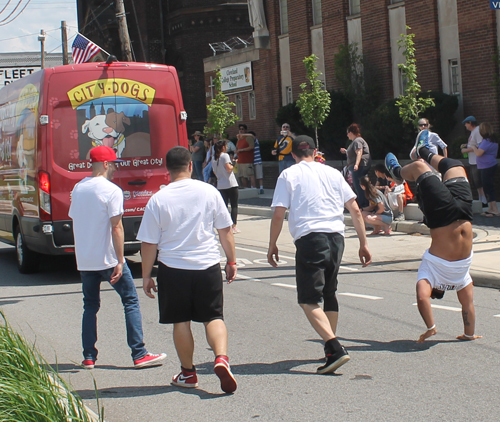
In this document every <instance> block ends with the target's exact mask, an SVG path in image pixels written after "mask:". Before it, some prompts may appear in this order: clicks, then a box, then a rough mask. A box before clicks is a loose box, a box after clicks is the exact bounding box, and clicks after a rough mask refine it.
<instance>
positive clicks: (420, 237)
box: [238, 189, 500, 288]
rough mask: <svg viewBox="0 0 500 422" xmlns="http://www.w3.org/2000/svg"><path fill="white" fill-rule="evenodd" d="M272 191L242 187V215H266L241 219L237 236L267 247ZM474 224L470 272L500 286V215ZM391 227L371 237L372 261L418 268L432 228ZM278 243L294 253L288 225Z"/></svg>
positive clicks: (347, 217)
mask: <svg viewBox="0 0 500 422" xmlns="http://www.w3.org/2000/svg"><path fill="white" fill-rule="evenodd" d="M273 193H274V191H273V190H272V189H266V190H265V193H264V194H263V195H259V194H258V191H256V190H253V191H252V190H251V189H241V190H240V199H239V205H238V211H239V214H240V215H241V216H243V215H247V216H254V217H263V219H257V220H256V219H252V218H241V219H239V220H240V221H239V223H238V227H239V228H240V229H241V231H242V233H240V234H238V239H239V238H242V239H245V240H246V241H248V242H253V244H255V246H261V247H264V248H267V245H268V241H269V237H268V236H269V224H270V221H269V219H270V218H271V217H272V211H271V208H270V206H271V201H272V197H273ZM345 223H346V225H347V226H352V222H351V217H350V215H349V214H346V215H345ZM247 227H248V231H247V230H246V228H247ZM472 227H473V231H474V259H473V262H472V266H471V270H470V274H471V276H472V279H473V280H474V284H475V285H476V286H482V287H493V288H500V269H499V267H498V266H497V264H496V259H498V257H500V254H499V252H500V218H489V217H483V216H480V215H479V214H475V215H474V221H473V222H472ZM392 229H393V234H392V235H391V236H373V237H369V246H370V250H371V251H372V254H374V262H373V264H372V265H376V266H378V265H384V266H386V265H389V266H390V267H391V268H394V269H398V270H412V269H417V268H418V264H419V262H420V259H421V257H422V254H423V252H424V251H425V249H427V248H428V247H429V245H430V237H429V236H428V235H429V228H428V227H427V226H425V225H424V224H419V223H418V221H414V220H406V221H399V222H394V223H392ZM285 232H286V233H285ZM262 233H265V236H264V238H262ZM284 235H285V236H284ZM401 242H404V244H401ZM348 243H351V239H349V238H347V237H346V255H345V259H348V260H350V261H352V262H354V263H356V262H359V261H358V259H357V253H356V254H354V255H353V254H351V253H349V254H347V251H348V248H347V245H348ZM278 246H279V247H280V250H282V251H283V252H286V253H288V254H290V253H292V254H293V253H295V247H294V246H293V242H292V239H291V237H290V235H289V233H288V227H286V228H285V227H284V229H283V232H282V235H281V237H280V244H279V245H278ZM353 248H354V251H355V252H357V249H356V247H355V246H353ZM351 249H352V248H351ZM351 252H352V251H351ZM351 255H352V256H351Z"/></svg>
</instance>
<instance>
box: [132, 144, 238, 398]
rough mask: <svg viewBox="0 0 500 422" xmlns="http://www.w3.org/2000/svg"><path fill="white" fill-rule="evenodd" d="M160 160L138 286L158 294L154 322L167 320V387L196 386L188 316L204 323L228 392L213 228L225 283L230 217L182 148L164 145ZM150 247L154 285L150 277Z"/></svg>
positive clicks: (230, 273)
mask: <svg viewBox="0 0 500 422" xmlns="http://www.w3.org/2000/svg"><path fill="white" fill-rule="evenodd" d="M166 163H167V170H168V171H169V172H170V177H171V180H172V182H171V183H170V184H169V185H168V186H166V187H164V188H163V189H161V190H160V191H159V192H157V193H156V194H154V195H153V196H152V197H151V198H150V200H149V201H148V204H147V206H146V209H145V211H144V217H143V219H142V223H141V227H140V228H139V233H138V234H137V239H139V240H141V241H142V248H141V253H142V277H143V290H144V292H145V293H146V295H147V296H148V297H150V298H153V299H154V297H155V296H154V294H153V293H152V292H151V290H153V291H154V292H158V304H159V310H160V323H161V324H173V325H174V329H173V335H174V344H175V348H176V350H177V354H178V356H179V360H180V362H181V371H180V372H179V373H178V374H177V375H174V376H173V378H172V384H173V385H176V386H178V387H186V388H195V387H198V376H197V373H196V367H195V366H194V364H193V353H194V339H193V334H192V332H191V321H196V322H201V323H203V325H204V326H205V333H206V338H207V341H208V344H209V345H210V348H211V349H212V351H213V353H214V355H215V363H214V372H215V374H216V375H217V376H218V377H219V378H220V383H221V388H222V390H223V391H224V392H226V393H232V392H234V391H235V390H236V380H235V379H234V376H233V374H232V373H231V368H230V366H229V359H228V357H227V328H226V325H225V323H224V320H223V309H222V308H223V284H222V274H221V268H220V252H219V248H218V246H217V238H216V236H215V233H214V229H216V230H217V232H218V234H219V240H220V243H221V245H222V248H223V249H224V252H225V254H226V257H227V264H226V265H225V272H226V278H227V281H228V283H231V282H232V281H233V280H234V279H235V277H236V271H237V270H236V254H235V247H234V237H233V233H232V231H231V224H232V222H231V217H230V215H229V212H228V210H227V207H226V206H225V205H224V202H223V200H222V197H221V194H220V193H219V192H218V191H217V189H215V188H214V187H213V186H209V185H207V184H205V183H200V182H199V181H198V180H193V179H191V173H192V170H193V165H192V162H191V157H190V154H189V152H188V150H187V149H186V148H184V147H180V146H177V147H174V148H172V149H171V150H170V151H168V153H167V157H166ZM157 251H158V261H159V264H158V277H157V282H158V286H156V285H155V282H154V280H153V278H151V271H152V269H153V265H154V262H155V258H156V253H157Z"/></svg>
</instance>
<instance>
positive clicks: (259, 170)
mask: <svg viewBox="0 0 500 422" xmlns="http://www.w3.org/2000/svg"><path fill="white" fill-rule="evenodd" d="M248 133H250V134H251V135H253V136H254V138H255V149H254V150H253V168H254V170H255V178H256V179H257V184H258V186H259V194H261V195H263V194H264V169H263V167H262V156H261V155H260V144H259V140H258V139H257V135H256V134H255V132H254V131H252V130H249V131H248Z"/></svg>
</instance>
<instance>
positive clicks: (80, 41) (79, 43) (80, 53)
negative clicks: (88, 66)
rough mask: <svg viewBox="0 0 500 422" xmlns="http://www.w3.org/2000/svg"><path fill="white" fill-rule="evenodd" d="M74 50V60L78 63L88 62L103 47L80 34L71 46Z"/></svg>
mask: <svg viewBox="0 0 500 422" xmlns="http://www.w3.org/2000/svg"><path fill="white" fill-rule="evenodd" d="M71 48H72V50H73V61H74V62H75V63H76V64H80V63H85V62H88V61H89V60H90V59H91V58H92V57H94V56H95V55H96V54H97V53H99V51H101V49H100V48H99V47H98V46H97V45H96V44H94V43H93V42H92V41H89V40H88V39H86V38H85V37H82V36H81V35H80V34H77V35H76V38H75V40H74V41H73V45H72V46H71Z"/></svg>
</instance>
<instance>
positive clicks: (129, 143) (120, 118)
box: [82, 111, 151, 159]
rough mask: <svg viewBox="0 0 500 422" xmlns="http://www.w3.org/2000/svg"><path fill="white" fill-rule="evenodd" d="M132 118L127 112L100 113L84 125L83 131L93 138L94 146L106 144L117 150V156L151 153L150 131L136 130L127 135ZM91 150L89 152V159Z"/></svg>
mask: <svg viewBox="0 0 500 422" xmlns="http://www.w3.org/2000/svg"><path fill="white" fill-rule="evenodd" d="M130 124H131V120H130V118H129V117H127V116H126V115H125V113H123V111H122V112H120V113H116V112H114V111H112V112H109V113H108V114H106V115H103V114H100V115H96V116H94V117H93V118H92V119H90V120H86V121H85V123H84V124H83V125H82V133H87V136H88V137H89V138H90V139H91V140H92V147H96V146H99V145H105V146H108V147H110V148H113V149H114V150H115V151H116V155H117V157H138V156H149V155H151V143H150V136H149V133H145V132H135V133H131V134H130V135H128V136H127V137H126V136H125V131H126V127H125V125H127V126H130ZM89 157H90V151H89V152H88V153H87V159H89Z"/></svg>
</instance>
